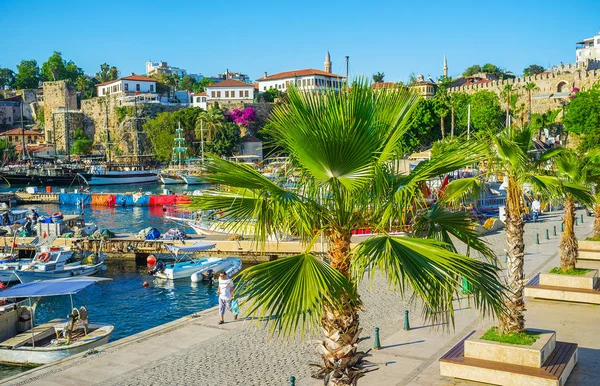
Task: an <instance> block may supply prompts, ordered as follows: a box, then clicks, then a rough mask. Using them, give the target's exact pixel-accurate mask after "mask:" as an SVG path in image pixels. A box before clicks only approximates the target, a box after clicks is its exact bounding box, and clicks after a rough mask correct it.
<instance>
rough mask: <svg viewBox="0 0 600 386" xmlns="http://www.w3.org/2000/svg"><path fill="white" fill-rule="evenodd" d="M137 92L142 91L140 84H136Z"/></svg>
mask: <svg viewBox="0 0 600 386" xmlns="http://www.w3.org/2000/svg"><path fill="white" fill-rule="evenodd" d="M135 91H140V84H139V83H136V84H135Z"/></svg>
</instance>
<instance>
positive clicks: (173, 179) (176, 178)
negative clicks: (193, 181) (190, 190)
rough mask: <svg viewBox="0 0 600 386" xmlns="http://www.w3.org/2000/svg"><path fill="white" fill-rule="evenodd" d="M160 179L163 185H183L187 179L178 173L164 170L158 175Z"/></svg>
mask: <svg viewBox="0 0 600 386" xmlns="http://www.w3.org/2000/svg"><path fill="white" fill-rule="evenodd" d="M158 179H159V180H160V183H161V184H163V185H182V184H185V183H186V182H185V180H184V179H183V178H182V177H181V176H180V175H177V174H167V173H164V172H161V173H160V174H159V175H158Z"/></svg>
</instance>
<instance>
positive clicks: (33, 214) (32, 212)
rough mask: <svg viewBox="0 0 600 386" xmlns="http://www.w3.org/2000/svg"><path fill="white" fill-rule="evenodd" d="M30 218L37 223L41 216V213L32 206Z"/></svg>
mask: <svg viewBox="0 0 600 386" xmlns="http://www.w3.org/2000/svg"><path fill="white" fill-rule="evenodd" d="M29 218H30V219H31V222H33V223H34V224H36V223H37V221H38V218H40V215H39V214H38V212H36V211H35V209H33V208H31V213H30V214H29Z"/></svg>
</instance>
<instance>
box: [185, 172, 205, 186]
mask: <svg viewBox="0 0 600 386" xmlns="http://www.w3.org/2000/svg"><path fill="white" fill-rule="evenodd" d="M181 178H183V180H184V181H185V183H186V184H187V185H204V184H207V182H206V180H205V179H204V178H202V176H197V175H194V174H182V175H181Z"/></svg>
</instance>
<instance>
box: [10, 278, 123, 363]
mask: <svg viewBox="0 0 600 386" xmlns="http://www.w3.org/2000/svg"><path fill="white" fill-rule="evenodd" d="M99 280H110V279H102V278H89V277H86V278H68V279H57V280H47V281H43V282H34V283H25V284H18V285H16V286H14V287H12V288H9V289H7V290H4V291H3V292H1V293H0V297H2V298H4V299H17V302H15V303H9V304H7V305H4V306H1V307H0V323H1V325H2V329H0V362H1V363H7V364H14V365H43V364H47V363H52V362H54V361H57V360H60V359H63V358H66V357H68V356H71V355H75V354H79V353H81V352H85V351H88V350H90V349H93V348H95V347H98V346H101V345H103V344H106V343H107V342H108V340H109V339H110V336H111V334H112V332H113V331H114V326H112V325H109V324H101V323H90V321H89V316H88V311H87V309H86V308H85V307H81V308H79V309H78V308H75V307H74V306H73V301H72V299H73V297H72V295H73V294H76V293H78V292H79V291H82V290H83V289H85V288H86V287H87V286H89V285H92V284H94V283H95V282H97V281H99ZM63 295H69V296H70V297H71V309H72V311H71V314H70V315H68V318H67V319H64V320H63V319H53V320H51V321H49V322H48V323H42V324H38V325H36V323H35V309H36V306H37V303H38V302H39V301H40V300H41V299H43V298H45V297H50V296H63ZM23 299H28V302H27V301H26V300H23ZM32 299H33V301H32Z"/></svg>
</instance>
